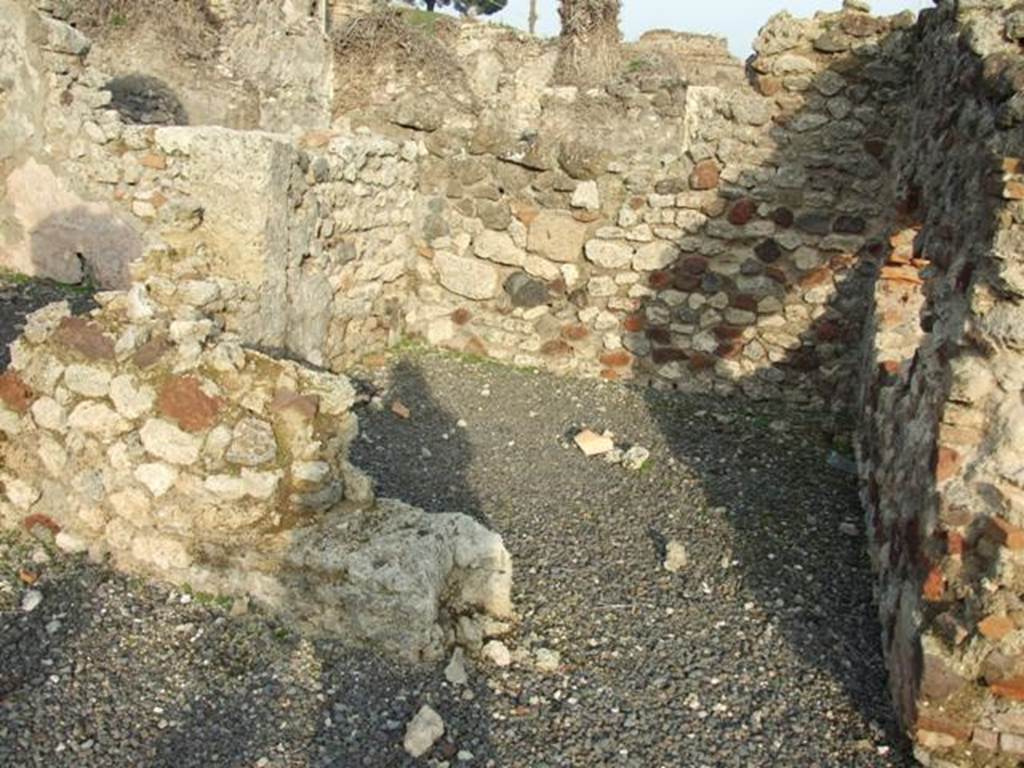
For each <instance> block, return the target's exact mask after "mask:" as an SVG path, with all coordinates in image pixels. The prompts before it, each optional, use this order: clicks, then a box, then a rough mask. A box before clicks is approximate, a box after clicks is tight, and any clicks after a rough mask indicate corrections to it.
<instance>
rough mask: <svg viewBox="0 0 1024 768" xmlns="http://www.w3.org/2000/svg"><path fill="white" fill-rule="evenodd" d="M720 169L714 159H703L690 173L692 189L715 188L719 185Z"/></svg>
mask: <svg viewBox="0 0 1024 768" xmlns="http://www.w3.org/2000/svg"><path fill="white" fill-rule="evenodd" d="M718 179H719V170H718V164H717V163H716V162H715V161H714V160H701V161H700V162H699V163H697V165H696V166H695V167H694V169H693V173H691V174H690V188H691V189H715V188H716V187H717V186H718Z"/></svg>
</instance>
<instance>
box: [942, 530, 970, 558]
mask: <svg viewBox="0 0 1024 768" xmlns="http://www.w3.org/2000/svg"><path fill="white" fill-rule="evenodd" d="M965 548H966V542H965V541H964V537H963V535H962V534H960V533H958V532H957V531H946V553H947V554H949V555H952V556H953V557H959V556H960V555H962V554H963V553H964V549H965Z"/></svg>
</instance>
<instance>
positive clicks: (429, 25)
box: [399, 8, 442, 37]
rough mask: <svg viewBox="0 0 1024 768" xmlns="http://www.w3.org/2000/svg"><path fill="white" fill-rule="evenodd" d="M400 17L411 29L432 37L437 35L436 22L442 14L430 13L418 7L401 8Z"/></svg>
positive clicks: (437, 22) (438, 21)
mask: <svg viewBox="0 0 1024 768" xmlns="http://www.w3.org/2000/svg"><path fill="white" fill-rule="evenodd" d="M399 10H400V11H401V14H402V19H403V20H404V21H405V23H406V24H408V25H409V26H410V27H412V28H413V29H418V30H419V31H420V32H422V33H423V34H425V35H429V36H431V37H434V36H436V35H437V31H438V24H439V23H440V21H441V19H442V14H440V13H431V12H430V11H424V10H421V9H420V8H401V9H399Z"/></svg>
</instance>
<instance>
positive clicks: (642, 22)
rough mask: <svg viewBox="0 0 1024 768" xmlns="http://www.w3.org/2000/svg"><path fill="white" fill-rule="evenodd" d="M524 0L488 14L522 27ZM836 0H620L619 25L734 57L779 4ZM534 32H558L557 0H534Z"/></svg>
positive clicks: (898, 1)
mask: <svg viewBox="0 0 1024 768" xmlns="http://www.w3.org/2000/svg"><path fill="white" fill-rule="evenodd" d="M932 5H933V3H932V2H931V0H874V2H872V3H871V8H872V10H873V11H874V12H875V13H877V14H890V13H898V12H900V11H903V10H906V9H908V8H909V9H910V10H912V11H915V12H916V11H919V10H921V9H922V8H929V7H931V6H932ZM529 6H530V4H529V0H508V6H507V7H506V8H505V10H504V11H502V12H501V13H497V14H495V15H494V16H491V17H490V18H491V19H493V20H495V21H502V22H505V23H506V24H511V25H512V26H515V27H521V28H523V29H526V27H527V22H526V18H527V14H528V10H529ZM841 6H842V0H623V2H622V28H623V33H624V34H625V36H626V39H627V40H635V39H636V38H638V37H639V36H640V35H642V34H643V33H644V32H646V31H647V30H649V29H674V30H676V31H679V32H701V33H704V34H714V35H720V36H722V37H727V38H728V39H729V48H730V49H731V50H732V52H733V53H735V54H736V55H737V56H739V57H740V58H746V57H747V56H748V55H749V54H750V46H751V44H752V43H753V41H754V37H756V35H757V30H758V29H760V27H761V25H763V24H764V22H766V21H767V20H768V17H769V16H771V15H772V14H774V13H776V12H778V11H781V10H783V9H785V10H788V11H789V12H790V13H791V14H793V15H794V16H811V15H813V14H814V12H815V11H834V10H838V9H839V8H840V7H841ZM538 8H539V11H540V14H539V16H540V19H539V23H538V26H537V31H538V32H539V33H540V34H542V35H554V34H557V33H558V0H539V2H538Z"/></svg>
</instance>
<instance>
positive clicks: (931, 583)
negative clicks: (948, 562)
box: [921, 565, 946, 603]
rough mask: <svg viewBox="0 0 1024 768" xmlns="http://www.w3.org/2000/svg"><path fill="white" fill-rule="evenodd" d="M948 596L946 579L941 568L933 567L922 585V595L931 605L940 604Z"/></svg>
mask: <svg viewBox="0 0 1024 768" xmlns="http://www.w3.org/2000/svg"><path fill="white" fill-rule="evenodd" d="M945 594H946V577H945V576H944V575H943V573H942V569H941V568H939V566H937V565H936V566H933V567H932V569H931V570H930V571H928V575H927V576H926V577H925V580H924V584H922V585H921V595H922V596H923V597H924V599H925V600H927V601H928V602H929V603H938V602H940V601H941V600H942V598H943V596H944V595H945Z"/></svg>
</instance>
